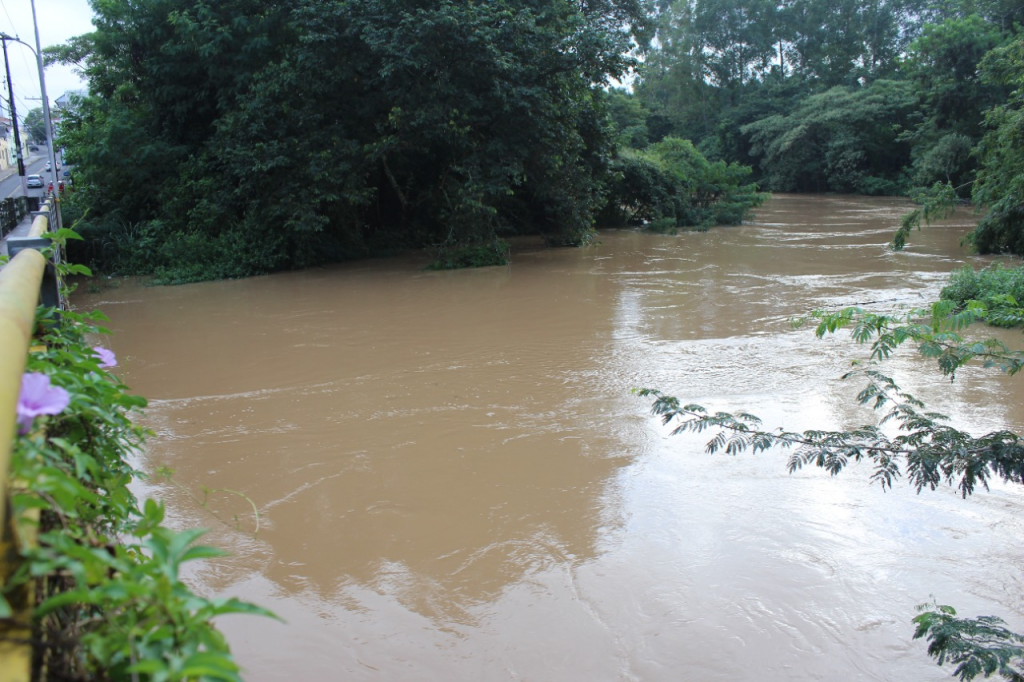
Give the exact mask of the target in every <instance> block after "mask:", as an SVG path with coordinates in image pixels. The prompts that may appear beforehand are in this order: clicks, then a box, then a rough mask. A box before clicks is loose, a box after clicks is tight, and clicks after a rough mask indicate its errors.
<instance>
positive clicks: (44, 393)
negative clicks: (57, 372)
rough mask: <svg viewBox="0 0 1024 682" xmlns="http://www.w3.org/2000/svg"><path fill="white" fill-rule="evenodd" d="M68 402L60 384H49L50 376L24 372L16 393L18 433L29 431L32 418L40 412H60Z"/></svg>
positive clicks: (68, 397)
mask: <svg viewBox="0 0 1024 682" xmlns="http://www.w3.org/2000/svg"><path fill="white" fill-rule="evenodd" d="M69 402H71V398H70V396H68V392H67V391H65V390H64V389H63V388H61V387H60V386H51V385H50V377H48V376H46V375H45V374H40V373H38V372H25V374H23V375H22V376H21V393H20V394H19V395H18V408H17V410H18V433H20V434H22V435H25V434H26V433H28V432H29V431H31V430H32V420H33V419H35V418H36V417H38V416H39V415H41V414H60V413H61V412H62V411H63V410H64V408H65V407H67V406H68V403H69Z"/></svg>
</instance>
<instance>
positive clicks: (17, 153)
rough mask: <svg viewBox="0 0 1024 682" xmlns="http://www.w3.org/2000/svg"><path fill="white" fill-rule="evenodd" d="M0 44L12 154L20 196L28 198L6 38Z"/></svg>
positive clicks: (1, 36) (0, 36)
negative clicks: (5, 74)
mask: <svg viewBox="0 0 1024 682" xmlns="http://www.w3.org/2000/svg"><path fill="white" fill-rule="evenodd" d="M0 42H2V43H3V45H4V68H5V69H6V70H7V94H8V96H10V100H9V101H10V103H11V125H12V126H14V153H15V156H16V157H17V158H18V175H20V176H21V194H22V196H28V188H27V187H26V186H25V159H24V158H23V157H22V154H21V135H19V134H18V112H17V111H15V109H14V83H12V82H11V63H10V62H9V61H7V36H5V35H0Z"/></svg>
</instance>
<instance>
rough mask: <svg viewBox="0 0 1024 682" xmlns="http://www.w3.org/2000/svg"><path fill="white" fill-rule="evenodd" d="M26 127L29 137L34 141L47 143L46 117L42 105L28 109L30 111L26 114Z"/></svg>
mask: <svg viewBox="0 0 1024 682" xmlns="http://www.w3.org/2000/svg"><path fill="white" fill-rule="evenodd" d="M25 128H27V129H28V134H29V137H30V138H31V139H32V140H33V141H34V142H38V143H40V144H45V143H46V117H45V116H43V108H42V107H36V108H35V109H29V110H28V113H27V114H25Z"/></svg>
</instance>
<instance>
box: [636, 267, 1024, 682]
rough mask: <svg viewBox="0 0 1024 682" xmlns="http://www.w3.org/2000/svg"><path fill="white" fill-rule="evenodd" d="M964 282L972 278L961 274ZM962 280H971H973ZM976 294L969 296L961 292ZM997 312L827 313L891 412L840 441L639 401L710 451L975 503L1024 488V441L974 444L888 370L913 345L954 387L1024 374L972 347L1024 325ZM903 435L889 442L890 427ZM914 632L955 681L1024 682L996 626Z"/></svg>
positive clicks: (923, 627) (839, 436)
mask: <svg viewBox="0 0 1024 682" xmlns="http://www.w3.org/2000/svg"><path fill="white" fill-rule="evenodd" d="M961 272H962V273H963V272H964V271H961ZM961 277H963V278H966V277H967V275H966V273H964V274H962V275H961ZM959 288H960V289H961V290H962V291H964V292H967V291H969V288H968V287H967V286H963V287H959ZM994 299H995V301H996V302H997V303H998V307H997V308H995V309H993V308H990V307H989V306H987V305H986V304H985V303H983V302H980V301H977V300H974V301H969V302H967V303H966V304H963V305H961V306H957V305H956V304H955V303H954V302H953V301H951V300H943V301H939V302H937V303H935V304H933V305H932V306H931V307H930V308H927V309H914V310H909V311H906V312H903V313H901V314H897V315H882V314H876V313H870V312H867V311H865V310H863V309H861V308H846V309H844V310H841V311H839V312H836V313H826V312H818V313H814V314H813V315H812V318H811V319H813V320H816V321H817V327H816V330H815V333H816V335H817V336H818V337H819V338H820V337H822V336H824V335H826V334H833V333H837V332H839V331H840V330H849V332H850V335H851V337H852V338H853V339H854V340H855V341H857V342H858V343H862V344H869V345H870V355H869V358H868V360H867V361H866V362H859V363H854V369H853V370H852V371H851V372H849V373H848V374H847V375H845V376H844V379H845V378H850V377H857V378H861V379H864V380H866V384H865V386H864V388H863V389H862V390H861V391H860V393H859V394H858V396H857V400H858V402H859V403H860V404H861V405H868V406H871V407H872V408H874V409H875V410H880V411H881V413H882V414H881V417H880V418H879V419H878V422H877V423H876V424H868V425H864V426H861V427H858V428H854V429H848V430H839V431H822V430H807V431H803V432H789V431H784V430H782V429H776V430H771V431H769V430H765V429H764V428H763V427H762V426H761V421H760V420H759V419H758V418H757V417H755V416H753V415H750V414H745V413H729V412H717V413H714V414H711V413H709V412H708V411H707V410H706V409H705V408H704V407H702V406H700V405H696V404H683V403H682V402H681V401H680V400H679V399H677V398H675V397H673V396H669V395H665V394H663V393H661V392H660V391H657V390H654V389H638V390H635V391H634V392H635V393H637V394H639V395H641V396H645V397H651V398H654V401H653V404H652V412H653V414H655V415H657V416H659V417H661V419H662V422H663V423H665V424H673V425H674V429H673V431H672V433H673V434H679V433H683V432H693V433H703V432H705V431H710V432H713V433H714V435H713V437H712V438H711V440H710V441H708V443H707V445H706V447H705V450H706V451H707V452H708V453H716V452H724V453H726V454H731V455H737V454H740V453H743V452H747V451H750V452H753V453H755V454H756V453H758V452H764V451H767V450H770V449H772V448H776V447H779V448H783V449H791V450H793V454H792V455H791V456H790V458H789V470H790V471H791V472H792V471H795V470H797V469H801V468H803V467H804V466H811V465H813V466H817V467H820V468H822V469H824V470H826V471H828V472H829V473H830V474H832V475H836V474H838V473H840V472H841V471H843V470H844V469H845V468H846V467H847V466H848V465H849V464H850V463H852V462H861V461H863V462H865V463H868V464H870V465H871V466H872V467H873V473H872V475H871V480H872V481H873V482H876V483H878V484H880V485H881V486H882V488H883V489H885V488H890V487H892V485H893V484H894V483H895V482H896V481H897V480H898V479H900V478H904V477H905V478H906V479H907V480H908V481H909V482H910V484H911V485H913V486H914V487H915V488H916V489H917V490H918V491H919V492H920V491H922V490H925V489H929V490H934V489H936V488H937V487H939V486H940V485H943V484H946V485H955V486H956V487H957V489H958V490H959V492H960V494H961V495H962V496H963V497H964V498H966V497H967V496H968V495H971V494H973V493H974V492H975V491H976V490H977V489H978V487H979V486H981V487H983V488H987V487H988V483H989V481H990V480H992V479H999V480H1003V481H1006V482H1010V483H1016V484H1018V485H1024V439H1022V438H1021V437H1020V436H1018V435H1017V434H1015V433H1012V432H1010V431H1005V430H1004V431H996V432H993V433H988V434H985V435H982V436H974V435H972V434H970V433H968V432H966V431H962V430H959V429H956V428H953V427H951V426H949V424H948V423H947V421H948V420H947V418H946V417H944V416H943V415H941V414H937V413H934V412H930V411H928V410H927V407H926V406H925V405H924V403H922V402H921V401H920V400H918V399H917V398H915V397H914V396H913V395H911V394H909V393H907V392H906V391H904V390H903V389H901V388H900V387H899V386H898V385H897V384H896V382H895V381H894V380H893V379H892V378H891V377H890V376H887V375H886V374H884V373H883V372H882V371H881V370H880V365H881V364H882V363H884V361H885V360H886V359H887V358H889V357H891V356H892V355H893V354H894V353H896V352H897V351H898V350H899V349H900V348H901V347H902V346H903V345H904V344H908V343H909V344H911V345H913V346H915V347H916V349H917V351H918V353H920V354H921V355H922V356H924V357H926V358H929V359H932V360H934V361H935V362H936V364H937V367H938V368H939V370H940V371H941V372H942V373H943V374H944V375H946V376H948V377H950V378H951V379H952V378H953V377H955V375H956V373H957V371H959V370H961V369H963V368H964V367H967V366H968V365H970V364H972V363H977V364H980V365H982V366H984V367H993V368H998V369H999V370H1000V371H1002V372H1005V373H1007V374H1011V375H1012V374H1016V373H1017V372H1019V371H1020V370H1021V369H1024V352H1021V351H1015V350H1011V349H1010V348H1008V347H1007V346H1006V345H1005V344H1004V343H1003V342H1002V341H1000V340H998V339H982V340H976V339H969V338H966V337H965V336H964V335H963V331H964V330H965V329H967V327H969V326H970V325H971V324H973V323H975V322H978V321H985V320H990V319H991V318H993V317H994V318H996V319H997V320H999V319H1002V320H1004V321H1005V320H1006V319H1009V318H1012V319H1014V320H1016V322H1017V323H1018V324H1019V323H1020V322H1022V321H1024V309H1020V308H1018V307H1011V306H1010V304H1012V303H1013V301H1012V299H1009V298H1008V297H1006V296H998V295H997V296H994ZM887 424H889V425H892V426H895V427H897V428H895V429H890V430H889V431H890V432H892V431H895V432H896V433H897V434H898V435H896V436H889V435H888V434H887V432H886V431H884V430H883V428H882V427H883V426H885V425H887ZM920 610H921V611H922V613H921V614H920V615H918V616H917V617H916V618H915V619H914V622H915V624H916V629H915V633H914V637H915V638H921V637H926V638H927V639H928V641H929V646H928V653H929V654H930V655H931V656H932V657H933V658H935V659H936V661H937V662H938V663H939V665H942V664H943V663H945V662H946V661H950V662H952V663H955V664H956V665H957V667H956V670H955V671H954V674H955V675H956V676H957V677H959V678H960V679H961V680H972V679H974V678H975V677H978V676H979V675H984V676H985V677H988V676H990V675H992V674H998V675H1000V676H1001V677H1003V678H1004V679H1007V680H1016V681H1018V682H1019V681H1020V680H1024V675H1022V673H1021V671H1022V669H1024V646H1022V644H1024V636H1022V635H1020V634H1017V633H1014V632H1012V631H1010V630H1008V629H1007V628H1005V627H1003V625H1004V624H1003V622H1002V621H1001V620H1000V619H998V618H995V617H991V616H982V617H978V618H973V619H961V618H957V617H956V611H955V610H954V609H952V608H951V607H949V606H939V605H937V604H931V605H925V606H924V607H922V608H921V609H920Z"/></svg>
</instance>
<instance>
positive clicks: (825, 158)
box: [741, 80, 916, 194]
mask: <svg viewBox="0 0 1024 682" xmlns="http://www.w3.org/2000/svg"><path fill="white" fill-rule="evenodd" d="M915 105H916V98H915V97H914V93H913V91H912V87H911V84H910V83H907V82H905V81H885V80H880V81H875V82H874V83H871V84H870V85H867V86H851V87H842V86H837V87H834V88H832V89H830V90H828V91H826V92H823V93H820V94H816V95H812V96H810V97H808V98H807V99H805V100H804V101H802V102H801V103H800V104H799V105H798V106H797V107H796V109H795V110H794V111H792V112H791V113H789V114H774V115H772V116H769V117H767V118H764V119H761V120H759V121H756V122H754V123H750V124H747V125H745V126H743V127H742V128H741V130H742V132H743V133H744V134H745V135H748V136H749V138H750V140H751V145H752V146H751V152H752V153H753V154H755V155H758V156H761V157H762V161H761V168H762V170H763V172H764V173H765V177H766V180H767V184H768V186H769V187H770V188H771V189H774V190H780V191H794V190H796V191H818V192H821V191H836V192H860V193H865V194H884V193H894V192H895V190H896V189H897V187H898V185H897V182H898V180H899V174H900V172H901V170H902V168H903V167H904V166H905V165H906V164H907V162H908V160H909V146H908V145H906V144H900V143H899V142H898V141H897V134H896V131H895V129H894V124H897V123H899V122H900V121H906V120H907V117H908V116H909V115H910V114H911V113H912V112H913V111H914V109H915Z"/></svg>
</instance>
